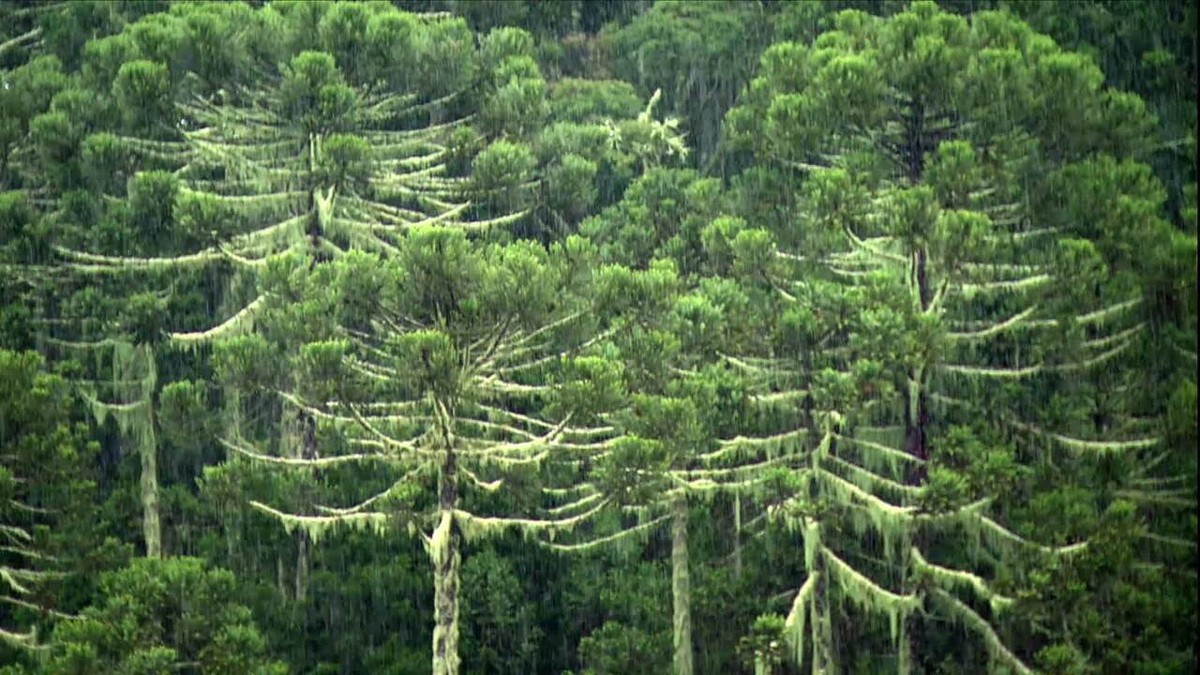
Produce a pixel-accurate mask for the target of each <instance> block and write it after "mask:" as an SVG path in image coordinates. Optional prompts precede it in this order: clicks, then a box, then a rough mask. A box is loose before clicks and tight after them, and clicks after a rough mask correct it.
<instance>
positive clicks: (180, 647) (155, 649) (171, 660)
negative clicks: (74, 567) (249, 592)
mask: <svg viewBox="0 0 1200 675" xmlns="http://www.w3.org/2000/svg"><path fill="white" fill-rule="evenodd" d="M101 593H102V600H101V601H100V602H99V603H98V604H96V605H94V606H92V607H89V608H87V609H86V610H84V612H83V614H82V616H81V618H80V619H78V620H76V621H71V622H66V623H63V624H62V625H61V626H59V628H58V629H57V630H56V631H55V633H54V637H53V642H52V644H51V649H50V658H49V660H48V662H47V664H46V672H48V673H85V672H97V671H104V672H122V673H126V672H127V673H151V672H162V671H163V670H172V669H175V668H177V667H179V666H180V665H181V664H189V667H196V668H198V671H199V672H202V673H213V674H214V675H216V674H218V673H220V674H225V675H232V674H233V673H256V674H261V675H266V674H268V673H286V672H288V671H287V668H286V667H285V666H284V665H283V664H282V663H279V662H274V661H271V660H270V659H269V657H267V655H266V654H267V645H266V642H265V640H264V639H263V638H262V636H261V635H260V634H259V632H258V630H257V629H256V628H255V627H254V624H253V620H252V619H251V616H250V610H249V609H247V608H246V607H245V606H243V605H241V604H239V603H238V601H237V597H236V594H235V585H234V579H233V575H232V574H230V573H229V572H226V571H224V570H211V569H208V568H207V567H206V565H205V564H204V562H203V561H200V560H196V559H191V558H177V559H174V560H168V561H157V560H138V561H135V562H134V563H133V564H132V565H130V566H129V567H128V568H126V569H123V570H120V571H117V572H112V573H109V574H108V575H106V576H105V577H104V580H103V581H102V584H101Z"/></svg>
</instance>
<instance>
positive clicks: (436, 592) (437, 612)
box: [429, 448, 460, 675]
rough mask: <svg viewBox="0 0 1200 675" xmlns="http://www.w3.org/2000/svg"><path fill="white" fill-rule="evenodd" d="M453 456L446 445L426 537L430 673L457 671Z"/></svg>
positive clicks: (442, 674) (451, 674)
mask: <svg viewBox="0 0 1200 675" xmlns="http://www.w3.org/2000/svg"><path fill="white" fill-rule="evenodd" d="M457 469H458V467H457V460H456V458H455V456H454V451H453V450H452V449H450V448H447V449H446V459H445V461H444V462H443V463H442V468H441V472H440V473H441V476H440V477H439V479H440V480H439V483H440V484H439V486H438V505H439V511H440V512H441V518H440V520H439V522H438V525H437V528H435V529H434V531H433V537H431V538H430V540H429V559H430V562H431V563H432V564H433V620H434V624H433V675H458V669H459V658H458V567H459V561H460V556H459V534H458V532H457V531H456V529H455V527H454V509H455V507H456V506H457V505H458V484H457V480H458V475H457V473H458V472H457Z"/></svg>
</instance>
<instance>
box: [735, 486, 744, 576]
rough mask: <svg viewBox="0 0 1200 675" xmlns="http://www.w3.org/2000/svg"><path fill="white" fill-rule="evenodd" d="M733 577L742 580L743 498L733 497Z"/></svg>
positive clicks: (736, 495)
mask: <svg viewBox="0 0 1200 675" xmlns="http://www.w3.org/2000/svg"><path fill="white" fill-rule="evenodd" d="M733 576H734V578H735V579H741V578H742V496H741V495H740V494H736V493H735V494H734V495H733Z"/></svg>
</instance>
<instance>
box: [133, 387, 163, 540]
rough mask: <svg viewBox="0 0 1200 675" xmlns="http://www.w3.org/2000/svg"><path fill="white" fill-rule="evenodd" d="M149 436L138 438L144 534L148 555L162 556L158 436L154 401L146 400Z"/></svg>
mask: <svg viewBox="0 0 1200 675" xmlns="http://www.w3.org/2000/svg"><path fill="white" fill-rule="evenodd" d="M146 417H147V420H146V430H145V432H144V433H145V434H146V435H147V436H148V437H147V438H141V439H138V446H139V447H138V454H139V455H141V460H142V475H141V491H142V536H143V537H144V538H145V540H146V557H147V558H161V557H162V521H161V518H160V517H159V504H158V438H157V436H156V435H155V433H154V408H153V401H152V400H147V401H146Z"/></svg>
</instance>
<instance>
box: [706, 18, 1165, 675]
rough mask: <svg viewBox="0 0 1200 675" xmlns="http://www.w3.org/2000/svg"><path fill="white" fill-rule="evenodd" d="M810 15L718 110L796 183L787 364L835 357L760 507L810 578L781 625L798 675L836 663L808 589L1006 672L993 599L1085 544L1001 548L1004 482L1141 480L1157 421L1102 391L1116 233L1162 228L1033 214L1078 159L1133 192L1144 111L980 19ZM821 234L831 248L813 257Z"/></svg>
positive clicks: (1010, 23) (923, 655)
mask: <svg viewBox="0 0 1200 675" xmlns="http://www.w3.org/2000/svg"><path fill="white" fill-rule="evenodd" d="M835 24H836V30H833V31H830V32H827V33H825V34H823V35H821V36H820V37H819V38H818V39H817V40H816V41H815V42H814V43H813V45H812V46H811V47H810V46H805V45H800V44H795V43H781V44H777V45H774V46H773V47H771V48H770V49H768V50H767V52H766V53H765V54H764V56H763V59H762V72H761V74H760V76H759V77H758V78H757V79H755V80H754V82H753V83H752V84H751V85H750V87H749V90H748V92H747V97H746V103H745V105H744V106H743V107H742V108H740V109H738V110H735V111H734V112H733V113H731V115H730V118H729V123H730V127H731V131H732V132H733V133H734V134H735V135H740V136H741V137H742V138H743V139H744V142H745V143H746V146H747V147H748V148H749V149H751V150H752V151H753V152H755V154H756V156H757V157H758V158H759V159H760V160H762V161H763V162H765V163H771V164H774V165H776V166H778V167H780V168H782V169H783V170H787V171H794V172H796V174H797V176H798V177H799V178H800V180H801V188H800V189H801V198H802V199H804V200H806V203H804V204H803V205H802V208H803V209H804V211H805V217H804V218H803V224H804V225H805V226H807V227H809V228H813V232H810V233H805V234H804V235H802V236H804V237H807V239H808V241H809V242H814V244H813V245H812V247H811V249H810V251H809V252H810V253H815V255H809V256H803V255H793V256H788V258H789V261H790V262H792V263H794V264H795V265H796V267H797V269H798V270H799V271H800V276H798V277H797V276H793V277H792V278H791V279H790V280H789V279H784V280H780V281H779V282H778V286H779V290H780V291H781V293H782V294H783V295H784V296H785V297H786V298H788V299H789V300H795V301H796V302H798V303H801V307H800V308H799V309H800V310H801V311H800V312H799V314H800V315H803V317H805V318H806V320H805V321H804V322H802V323H800V324H799V326H800V327H801V328H802V329H805V328H806V329H808V330H807V332H808V333H810V334H811V336H812V337H811V339H808V340H806V341H801V343H802V346H801V353H800V354H799V357H800V359H801V361H805V360H808V361H809V362H811V359H812V356H818V357H820V355H821V352H822V351H824V350H825V349H828V347H823V346H822V345H830V344H832V345H837V344H838V343H839V342H840V343H841V345H842V346H841V347H840V348H839V349H842V350H849V351H850V352H851V353H852V354H853V358H852V359H851V360H849V361H844V362H843V364H842V366H840V367H839V366H837V365H836V364H831V368H832V369H830V370H826V371H825V373H824V377H825V379H827V380H828V382H826V383H825V384H824V385H823V386H816V385H817V383H816V382H812V384H813V385H814V386H813V387H812V389H811V396H812V398H811V400H812V407H811V408H810V409H809V413H810V415H815V416H817V418H823V419H824V420H825V422H824V423H823V424H817V426H820V427H821V429H820V432H821V437H822V438H823V439H824V440H822V441H821V443H820V444H819V445H816V446H813V447H812V448H811V449H809V450H808V451H809V452H810V453H811V464H810V465H809V466H808V467H807V468H805V469H804V470H802V471H800V473H799V485H800V487H801V490H800V491H799V492H798V493H797V494H796V495H795V496H794V497H792V498H791V499H790V500H787V502H785V503H784V504H783V505H782V506H783V508H782V509H781V510H780V512H781V513H783V514H791V517H794V518H797V519H798V521H799V523H800V524H801V525H802V526H803V527H802V536H803V537H804V539H805V551H806V560H808V562H809V565H810V566H812V571H813V573H814V576H813V578H812V579H810V580H811V581H813V582H814V583H813V584H810V583H806V584H805V586H804V588H803V589H802V590H801V592H800V594H799V596H798V598H797V601H796V604H795V607H794V609H793V615H792V617H791V618H790V621H791V622H792V623H794V624H796V625H797V626H798V627H802V626H803V625H804V618H805V614H808V615H809V616H810V617H811V619H812V621H813V639H814V642H815V643H816V644H815V645H814V650H813V651H814V657H813V666H814V669H815V670H814V672H832V671H834V670H835V669H836V668H837V666H838V661H839V659H838V658H837V653H836V646H835V645H834V644H833V643H832V642H831V640H832V633H831V632H830V631H828V630H824V631H822V630H821V628H822V627H823V625H824V624H825V622H827V621H829V620H830V615H829V614H828V612H829V611H830V610H829V608H828V606H820V605H819V604H817V603H818V602H819V601H820V599H821V598H822V597H823V596H824V594H825V592H826V591H827V592H829V593H831V594H833V595H836V596H840V597H843V598H848V599H849V600H851V601H853V604H854V605H855V606H857V607H858V608H859V609H862V610H866V611H867V612H869V613H876V614H882V615H884V616H886V617H888V619H889V621H890V625H891V633H892V639H893V640H894V641H895V643H896V648H897V650H898V653H897V657H898V658H897V664H898V665H897V668H898V669H899V670H900V671H905V670H907V669H909V668H917V669H918V670H926V669H928V668H931V667H933V664H932V663H930V662H928V661H927V660H926V659H927V658H928V656H927V654H928V653H929V651H930V645H931V644H932V643H933V642H935V641H937V640H938V637H937V636H936V635H934V634H932V633H929V632H927V631H926V629H925V626H924V625H923V621H922V617H923V616H925V615H926V612H934V613H936V614H939V615H942V616H945V617H947V618H950V619H951V620H953V621H955V622H958V623H960V624H963V625H966V626H967V627H969V628H970V629H972V630H974V631H975V632H976V633H978V634H979V635H981V637H982V638H983V640H984V643H985V645H986V647H987V652H988V654H989V655H990V659H991V660H992V661H993V662H995V663H1002V664H1004V665H1005V666H1006V667H1009V668H1012V669H1015V670H1016V671H1018V672H1028V671H1029V667H1028V665H1027V664H1028V663H1029V661H1030V656H1032V655H1031V654H1028V653H1027V654H1016V653H1013V652H1012V651H1010V650H1009V649H1008V648H1007V647H1006V646H1005V641H1004V639H1003V637H1002V635H1003V634H1004V633H1005V631H1003V630H1001V628H1002V626H1004V625H1005V624H1004V621H1003V616H1004V614H1003V608H1004V607H1006V606H1008V605H1011V603H1012V601H1013V600H1012V597H1013V596H1014V595H1015V594H1016V592H1017V591H1018V590H1019V589H1020V588H1021V583H1022V582H1021V570H1028V569H1030V568H1031V567H1035V566H1036V565H1037V564H1038V561H1039V560H1040V559H1042V558H1044V557H1045V556H1051V557H1058V556H1065V555H1071V554H1073V553H1079V552H1080V551H1081V550H1082V549H1083V548H1084V546H1086V544H1083V543H1079V544H1078V545H1075V546H1053V545H1050V544H1051V543H1056V542H1047V543H1044V544H1043V543H1039V542H1038V541H1037V540H1036V538H1035V537H1031V536H1022V534H1021V532H1024V533H1025V534H1026V535H1028V534H1029V532H1030V528H1029V527H1028V526H1027V525H1028V524H1027V523H1019V520H1018V518H1016V517H1015V516H1016V514H1015V513H1014V512H1013V511H1014V509H1015V508H1016V507H1017V506H1018V504H1019V501H1018V500H1019V499H1020V495H1022V494H1028V493H1029V491H1033V493H1034V494H1037V491H1038V490H1045V489H1047V488H1045V487H1043V486H1045V485H1046V484H1047V481H1048V480H1051V479H1052V480H1055V481H1057V482H1058V483H1059V484H1060V485H1062V484H1064V483H1066V484H1070V483H1076V484H1082V485H1088V486H1089V487H1090V486H1092V484H1091V482H1092V481H1094V480H1096V479H1097V478H1098V476H1099V475H1100V474H1101V473H1102V472H1103V471H1105V469H1104V467H1105V466H1106V465H1107V464H1109V463H1110V462H1111V458H1112V457H1113V456H1114V455H1118V456H1121V457H1123V458H1124V459H1125V461H1126V466H1128V467H1130V468H1132V474H1131V475H1128V476H1121V477H1119V479H1118V480H1120V481H1128V480H1129V479H1130V478H1144V476H1143V475H1141V474H1144V473H1145V472H1146V471H1148V470H1149V466H1150V465H1151V463H1152V461H1153V457H1154V454H1155V453H1156V450H1157V449H1158V447H1159V445H1160V439H1159V438H1158V436H1157V434H1156V431H1157V427H1156V424H1157V422H1156V420H1157V419H1160V415H1161V413H1162V411H1161V410H1158V409H1138V408H1137V405H1138V403H1137V402H1135V401H1134V399H1133V397H1132V396H1130V395H1129V394H1128V392H1127V389H1126V388H1124V386H1123V384H1122V380H1123V377H1124V375H1123V373H1127V372H1129V371H1128V369H1127V367H1126V366H1127V365H1128V363H1129V361H1128V360H1127V357H1128V355H1129V354H1130V353H1132V352H1134V351H1135V350H1136V347H1137V346H1138V345H1139V344H1140V342H1139V339H1140V336H1142V335H1143V333H1144V332H1145V327H1146V324H1145V322H1144V321H1141V320H1139V318H1140V317H1139V314H1138V312H1137V307H1138V306H1139V304H1140V303H1141V296H1140V288H1139V284H1140V280H1141V276H1140V272H1141V270H1138V269H1137V268H1136V266H1134V265H1131V264H1130V261H1129V258H1128V257H1127V256H1126V255H1123V254H1122V252H1121V246H1120V245H1119V244H1118V243H1116V242H1119V241H1120V240H1122V239H1125V238H1136V239H1137V240H1139V241H1143V242H1145V244H1146V246H1148V247H1157V248H1160V249H1161V248H1165V246H1166V244H1164V242H1169V241H1170V234H1171V233H1170V231H1169V227H1168V226H1167V225H1166V224H1165V223H1163V222H1162V221H1160V220H1156V219H1154V218H1146V217H1145V215H1144V214H1145V213H1146V211H1139V210H1137V209H1133V208H1130V209H1127V210H1126V212H1125V214H1124V217H1123V218H1117V219H1113V220H1112V222H1108V223H1105V226H1106V227H1107V228H1109V229H1107V230H1106V231H1102V230H1099V229H1098V228H1097V227H1096V223H1094V222H1092V221H1089V220H1085V219H1081V218H1079V217H1078V216H1079V214H1078V213H1077V212H1073V211H1072V210H1070V209H1062V208H1055V207H1054V204H1055V202H1056V201H1058V200H1060V199H1061V198H1062V196H1063V195H1064V194H1070V193H1073V192H1078V191H1086V190H1088V189H1089V188H1090V183H1091V181H1093V180H1096V179H1098V178H1100V177H1101V176H1103V175H1104V173H1105V171H1106V169H1104V168H1103V167H1109V168H1108V169H1107V171H1108V172H1110V173H1109V174H1108V175H1109V176H1112V173H1111V172H1115V173H1116V176H1115V177H1112V178H1111V179H1110V180H1109V181H1108V182H1107V184H1106V188H1107V189H1109V190H1112V191H1114V192H1115V193H1116V194H1119V195H1122V197H1121V199H1122V200H1125V201H1126V202H1130V203H1137V200H1139V199H1141V200H1146V201H1149V202H1152V201H1153V197H1149V198H1147V197H1146V196H1145V194H1146V189H1147V188H1146V187H1145V181H1148V180H1151V179H1149V177H1148V172H1147V171H1146V170H1145V169H1138V168H1137V167H1138V165H1137V164H1136V161H1137V158H1138V157H1139V156H1140V155H1139V153H1140V152H1142V151H1144V150H1145V149H1146V148H1147V147H1148V144H1147V130H1148V129H1149V128H1150V125H1151V119H1150V117H1149V115H1147V114H1146V112H1145V109H1144V106H1143V105H1142V104H1141V101H1140V100H1138V99H1137V98H1136V97H1133V96H1131V95H1128V94H1123V93H1120V92H1114V91H1110V90H1106V89H1104V88H1102V87H1101V80H1102V78H1101V74H1100V73H1099V71H1098V70H1097V69H1096V67H1095V66H1094V65H1093V64H1091V63H1090V62H1089V61H1088V60H1087V59H1086V58H1085V57H1082V56H1079V55H1075V54H1070V53H1064V52H1062V51H1061V50H1059V49H1058V48H1057V46H1056V45H1055V44H1054V43H1053V41H1051V40H1049V39H1048V38H1045V37H1044V36H1040V35H1037V34H1035V33H1033V32H1032V31H1031V30H1030V29H1029V28H1028V27H1027V26H1025V25H1024V24H1021V23H1020V22H1018V21H1016V20H1015V19H1013V18H1012V17H1011V16H1009V15H1006V14H1003V13H995V12H983V13H977V14H975V15H973V16H972V17H971V18H970V20H967V19H964V18H961V17H958V16H955V15H951V14H947V13H944V12H942V11H940V10H939V9H938V8H937V6H936V5H934V4H933V3H915V4H914V5H913V6H912V7H911V8H910V9H909V10H908V11H906V12H903V13H900V14H896V15H894V16H891V17H889V18H887V19H880V18H876V17H871V16H869V15H866V14H864V13H862V12H857V11H847V12H843V13H841V14H838V15H837V17H836V19H835ZM1097 174H1100V175H1097ZM1150 208H1153V206H1152V205H1151V206H1150ZM821 231H824V232H831V233H837V234H840V236H841V239H842V241H843V244H842V245H840V246H837V245H834V246H821V245H817V244H816V242H819V241H820V240H822V239H824V240H825V243H826V244H828V237H827V236H826V237H822V236H820V235H819V234H818V233H819V232H821ZM785 234H790V233H785ZM788 238H789V239H791V240H795V238H796V237H795V235H791V236H790V237H788ZM831 249H832V250H831ZM799 253H805V251H801V252H799ZM821 277H825V278H828V279H832V280H836V282H837V286H841V287H844V288H845V290H840V291H837V292H838V293H846V294H849V296H850V297H853V298H854V299H855V301H856V304H857V306H855V307H853V308H851V311H852V312H853V313H854V318H853V319H852V320H849V321H834V322H830V321H829V320H828V318H826V319H825V320H824V321H822V320H821V319H820V318H819V316H817V314H818V313H819V311H820V309H819V305H818V304H815V303H814V302H813V300H812V296H813V294H814V293H817V292H819V289H820V287H821V285H822V284H823V283H824V282H821V281H819V279H820V278H821ZM803 305H808V307H804V306H803ZM822 323H824V324H825V325H824V326H822V325H821V324H822ZM814 329H815V330H814ZM827 329H828V330H829V332H828V333H827V334H826V335H825V336H823V337H822V336H821V333H822V332H824V331H825V330H827ZM802 332H803V331H802ZM830 339H833V342H832V343H830ZM809 352H810V353H811V355H806V353H809ZM804 369H805V368H801V369H800V370H804ZM820 374H821V373H811V372H810V373H808V375H809V377H810V378H811V377H812V376H814V375H820ZM1068 381H1072V382H1074V383H1075V384H1074V385H1072V386H1070V387H1066V386H1063V384H1064V383H1065V382H1068ZM1015 382H1019V383H1021V385H1023V386H1022V387H1020V388H1019V389H1014V388H1012V387H1009V386H1007V385H1008V383H1015ZM1040 392H1053V393H1048V394H1044V395H1043V394H1040ZM1042 396H1048V398H1041V397H1042ZM1085 410H1087V411H1090V412H1091V414H1090V415H1087V414H1080V413H1083V411H1085ZM881 425H884V426H883V427H881ZM888 425H891V428H893V429H895V433H893V434H889V433H887V426H888ZM1135 458H1137V459H1135ZM1058 489H1062V488H1061V487H1059V488H1058ZM1113 496H1114V497H1119V496H1125V497H1126V498H1131V499H1135V500H1139V499H1144V500H1147V501H1150V500H1153V499H1154V498H1155V497H1154V495H1153V494H1149V493H1139V492H1137V491H1133V490H1129V491H1125V492H1121V491H1118V492H1117V493H1116V494H1114V495H1113ZM1103 506H1107V504H1105V505H1102V508H1103ZM1018 525H1021V526H1022V527H1018ZM842 528H846V529H847V531H848V532H850V533H854V534H855V535H857V536H856V537H854V538H853V539H851V540H844V539H839V538H838V537H837V536H836V535H835V533H836V532H837V531H838V530H840V529H842ZM1014 530H1016V531H1014ZM864 556H865V557H864ZM997 556H998V557H997ZM880 557H881V558H882V560H883V564H882V565H880V564H878V563H874V564H871V565H869V566H866V565H864V564H861V563H854V562H853V560H854V559H859V560H870V559H876V560H878V559H879V558H880ZM997 560H1003V561H1004V569H1003V570H1002V572H1003V576H999V575H998V574H997V573H999V572H1001V568H999V567H998V566H997V565H998V564H997V562H996V561H997ZM989 570H990V571H991V573H989ZM989 575H990V576H995V577H996V578H992V579H987V578H985V577H988V576H989ZM814 584H815V585H814ZM804 639H805V637H804V636H802V635H793V640H794V641H795V642H796V645H797V647H798V646H799V645H800V643H801V642H802V641H803V640H804ZM944 646H945V645H944V644H941V643H939V647H944ZM938 651H939V652H941V651H942V650H941V649H939V650H938Z"/></svg>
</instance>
